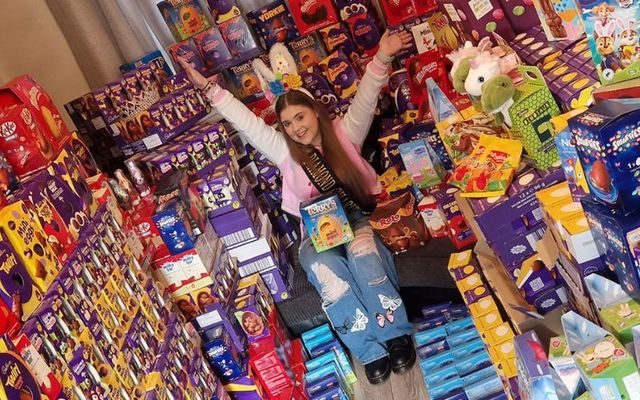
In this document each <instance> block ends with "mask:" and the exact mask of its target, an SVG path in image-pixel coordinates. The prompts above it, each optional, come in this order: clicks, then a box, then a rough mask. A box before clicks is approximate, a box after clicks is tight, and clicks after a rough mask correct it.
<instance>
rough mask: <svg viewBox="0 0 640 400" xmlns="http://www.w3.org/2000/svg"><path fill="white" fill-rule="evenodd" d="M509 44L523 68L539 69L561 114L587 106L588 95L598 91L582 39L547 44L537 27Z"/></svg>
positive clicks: (595, 72) (589, 53) (596, 78)
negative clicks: (524, 65) (561, 110)
mask: <svg viewBox="0 0 640 400" xmlns="http://www.w3.org/2000/svg"><path fill="white" fill-rule="evenodd" d="M510 44H511V46H512V48H513V49H514V50H515V51H516V53H517V54H518V55H519V56H520V58H521V59H522V61H523V62H524V63H525V64H526V65H534V66H538V67H539V68H540V71H541V72H542V74H543V75H544V78H545V80H546V82H547V85H549V89H550V90H551V92H552V93H553V95H554V96H555V98H556V100H557V101H558V104H559V105H560V107H561V108H562V109H563V110H564V111H569V110H572V109H575V108H578V107H584V106H586V105H588V102H587V101H588V100H589V99H590V98H591V93H593V90H594V89H596V88H598V87H600V83H599V78H598V73H597V71H596V68H595V65H594V63H593V60H592V57H591V50H590V48H589V44H588V42H587V38H586V37H584V36H583V37H581V38H580V39H578V40H574V41H567V40H565V41H554V42H550V41H548V40H547V36H546V35H545V33H544V31H543V30H542V29H540V27H537V26H536V27H533V28H531V29H530V30H529V31H527V32H526V33H522V34H520V35H518V36H516V38H515V39H514V41H513V42H511V43H510Z"/></svg>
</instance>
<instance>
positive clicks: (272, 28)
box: [247, 0, 299, 49]
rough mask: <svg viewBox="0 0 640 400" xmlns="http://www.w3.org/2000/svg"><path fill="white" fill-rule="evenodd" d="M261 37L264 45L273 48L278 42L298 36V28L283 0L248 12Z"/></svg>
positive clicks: (248, 16) (250, 21) (277, 0)
mask: <svg viewBox="0 0 640 400" xmlns="http://www.w3.org/2000/svg"><path fill="white" fill-rule="evenodd" d="M247 18H248V19H249V23H251V25H253V27H254V28H255V30H256V32H257V33H258V35H259V36H260V38H261V42H262V47H264V48H267V49H268V48H271V46H273V45H274V44H276V43H284V42H286V41H287V40H291V39H294V38H296V37H298V35H299V34H298V28H297V27H296V23H295V22H294V21H293V18H292V17H291V13H290V12H289V9H288V8H287V5H286V4H285V2H284V1H283V0H276V1H274V2H272V3H269V4H267V5H266V6H264V7H262V8H259V9H257V10H254V11H251V12H249V13H248V14H247Z"/></svg>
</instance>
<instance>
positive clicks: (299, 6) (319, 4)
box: [289, 0, 340, 35]
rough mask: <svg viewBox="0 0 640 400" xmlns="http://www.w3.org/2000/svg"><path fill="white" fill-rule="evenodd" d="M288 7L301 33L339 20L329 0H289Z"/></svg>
mask: <svg viewBox="0 0 640 400" xmlns="http://www.w3.org/2000/svg"><path fill="white" fill-rule="evenodd" d="M289 9H290V10H291V14H293V19H294V20H295V21H296V25H297V26H298V31H300V34H301V35H306V34H308V33H312V32H315V31H317V30H318V29H320V28H324V27H327V26H329V25H332V24H335V23H337V22H339V21H340V20H339V19H338V14H337V13H336V10H335V8H334V7H333V2H332V1H331V0H289Z"/></svg>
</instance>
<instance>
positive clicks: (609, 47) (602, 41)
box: [594, 20, 622, 72]
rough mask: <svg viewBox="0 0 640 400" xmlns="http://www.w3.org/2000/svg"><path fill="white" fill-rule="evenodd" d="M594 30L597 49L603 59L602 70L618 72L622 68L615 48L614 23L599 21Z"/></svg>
mask: <svg viewBox="0 0 640 400" xmlns="http://www.w3.org/2000/svg"><path fill="white" fill-rule="evenodd" d="M594 29H595V39H596V48H597V51H598V53H599V54H600V56H601V57H602V61H600V65H601V67H602V70H603V71H604V70H606V69H610V70H612V71H613V72H615V71H617V70H618V69H620V68H621V67H622V66H621V62H620V56H619V55H618V54H617V53H616V51H615V48H614V43H615V30H616V27H615V23H614V21H608V22H607V23H605V24H603V23H602V21H600V20H598V21H596V23H595V26H594Z"/></svg>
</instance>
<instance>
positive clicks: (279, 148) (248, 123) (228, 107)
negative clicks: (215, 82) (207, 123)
mask: <svg viewBox="0 0 640 400" xmlns="http://www.w3.org/2000/svg"><path fill="white" fill-rule="evenodd" d="M215 97H216V99H215V101H212V103H213V107H214V108H215V109H216V110H217V111H218V113H219V114H220V115H221V116H222V117H223V118H224V119H226V120H227V121H229V122H230V123H231V125H233V127H234V128H236V129H237V130H238V132H239V133H240V134H242V135H244V136H245V137H246V138H247V140H248V141H249V143H251V145H252V146H253V147H255V148H256V149H258V151H259V152H260V153H262V154H264V155H265V157H267V158H268V159H269V160H270V161H271V162H273V163H274V164H276V165H279V164H280V163H282V161H284V159H285V158H286V156H287V155H288V154H289V148H288V147H287V143H286V141H285V139H284V137H283V136H282V134H281V133H280V132H279V131H278V130H276V129H275V128H274V127H272V126H270V125H267V124H266V123H265V122H264V121H263V120H262V119H261V118H259V117H258V116H256V115H255V114H254V113H253V112H252V111H251V110H249V109H248V108H247V106H245V105H244V104H243V103H242V102H241V101H239V100H238V99H236V98H235V97H234V96H233V94H231V93H230V92H228V91H226V90H225V91H224V92H223V94H218V95H216V96H215Z"/></svg>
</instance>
